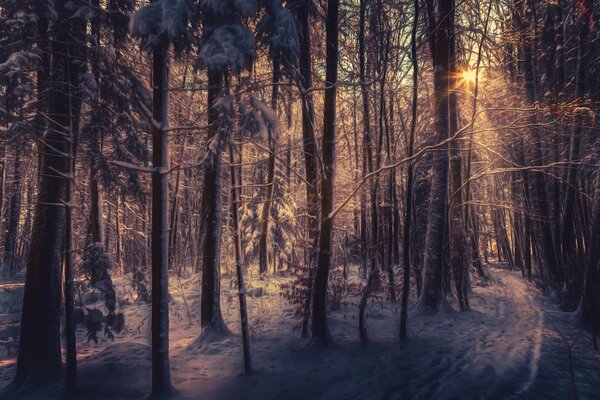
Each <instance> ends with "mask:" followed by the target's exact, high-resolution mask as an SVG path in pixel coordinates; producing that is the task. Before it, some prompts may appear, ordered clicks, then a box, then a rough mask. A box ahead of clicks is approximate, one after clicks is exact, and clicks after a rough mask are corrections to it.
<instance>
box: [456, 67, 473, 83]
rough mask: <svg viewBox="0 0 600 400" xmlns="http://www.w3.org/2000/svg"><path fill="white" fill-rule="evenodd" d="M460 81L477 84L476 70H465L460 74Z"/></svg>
mask: <svg viewBox="0 0 600 400" xmlns="http://www.w3.org/2000/svg"><path fill="white" fill-rule="evenodd" d="M460 79H461V81H462V82H463V83H466V84H470V83H475V81H476V80H477V72H476V71H475V70H474V69H470V68H468V69H465V70H463V71H461V72H460Z"/></svg>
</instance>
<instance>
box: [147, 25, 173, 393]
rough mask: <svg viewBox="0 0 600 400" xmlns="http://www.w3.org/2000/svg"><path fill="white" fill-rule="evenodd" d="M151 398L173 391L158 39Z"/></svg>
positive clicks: (164, 81) (163, 45)
mask: <svg viewBox="0 0 600 400" xmlns="http://www.w3.org/2000/svg"><path fill="white" fill-rule="evenodd" d="M152 88H153V93H152V117H153V119H154V121H155V124H154V125H153V129H152V167H153V168H154V172H153V173H152V233H151V249H152V394H151V395H152V396H156V397H158V396H162V395H164V394H166V393H169V392H170V391H171V390H172V387H171V371H170V366H169V243H168V229H169V222H168V220H167V218H168V204H169V197H168V195H169V193H168V192H169V185H168V175H167V171H168V169H169V147H168V146H169V144H168V136H167V132H166V130H167V129H168V124H169V121H168V115H169V114H168V111H169V43H168V40H167V39H166V37H164V36H163V37H161V38H160V40H159V43H158V44H157V45H156V46H155V47H154V49H153V54H152Z"/></svg>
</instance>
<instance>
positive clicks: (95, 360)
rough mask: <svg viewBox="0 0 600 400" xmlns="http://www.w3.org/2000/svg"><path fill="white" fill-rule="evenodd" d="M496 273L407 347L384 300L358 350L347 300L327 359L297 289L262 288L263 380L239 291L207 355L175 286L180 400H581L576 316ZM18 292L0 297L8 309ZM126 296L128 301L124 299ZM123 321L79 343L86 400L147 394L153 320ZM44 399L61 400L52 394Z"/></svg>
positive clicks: (137, 309)
mask: <svg viewBox="0 0 600 400" xmlns="http://www.w3.org/2000/svg"><path fill="white" fill-rule="evenodd" d="M490 273H491V276H492V282H491V283H490V284H489V285H487V286H485V287H474V288H473V293H472V295H471V306H472V311H470V312H452V313H446V314H442V315H437V316H431V317H424V316H411V317H410V319H409V336H410V338H409V339H408V340H407V341H405V342H400V341H398V339H397V336H398V320H399V312H398V305H393V304H389V303H387V302H384V301H379V300H375V301H373V302H371V303H370V305H369V314H368V323H369V338H370V343H369V344H366V345H363V344H361V343H360V340H359V338H358V328H357V323H358V318H357V313H358V312H357V308H356V305H355V304H354V303H355V300H356V299H346V300H347V301H346V302H345V303H346V304H347V307H342V308H341V309H340V310H337V311H334V312H332V313H331V314H330V318H331V321H330V327H331V330H332V334H333V337H334V339H335V341H336V344H335V345H333V346H331V347H329V348H320V347H314V346H311V345H310V343H309V342H308V341H304V340H301V339H299V332H298V329H297V327H298V325H299V320H298V318H297V317H296V316H295V315H294V310H293V308H292V306H290V305H289V304H287V302H286V301H285V300H284V299H282V298H281V296H280V294H279V286H280V285H281V284H284V283H285V282H286V281H287V279H288V278H284V277H279V278H269V279H268V280H267V281H259V280H253V281H252V284H254V285H255V287H256V286H259V285H260V286H262V287H264V288H265V290H266V295H264V296H261V297H255V298H252V297H251V298H249V301H248V302H249V307H250V309H249V313H250V323H251V329H252V331H251V332H252V341H251V345H252V356H253V363H254V367H255V369H256V372H255V373H254V374H253V375H251V376H249V377H246V376H243V374H242V371H243V369H242V360H241V357H242V356H241V354H242V353H241V347H240V345H241V340H240V336H239V314H238V308H237V297H236V295H235V292H234V290H233V287H229V286H228V287H227V288H226V290H224V293H223V298H222V305H223V310H224V313H225V319H226V321H227V323H228V326H229V328H230V330H231V332H232V333H231V334H230V335H228V336H225V337H221V338H213V340H211V341H204V342H201V343H198V342H197V341H196V339H197V338H198V336H199V333H200V329H199V326H198V324H197V317H196V314H195V312H194V308H195V307H194V303H196V302H197V300H198V293H197V288H198V287H199V285H198V283H197V282H195V281H194V280H193V279H192V280H188V281H177V280H175V279H172V281H171V286H172V289H171V294H172V296H173V302H172V306H171V348H170V351H171V368H172V381H173V383H174V384H175V386H176V388H177V389H178V395H177V398H181V399H214V400H229V399H231V400H238V399H239V400H243V399H260V400H269V399H323V400H325V399H361V400H362V399H505V398H506V399H570V398H573V391H574V388H573V380H572V376H571V373H570V368H569V362H568V354H567V351H568V350H567V344H566V342H570V341H572V340H574V339H575V338H576V337H577V336H578V334H579V330H578V329H577V328H576V326H575V325H574V324H573V323H572V321H571V315H570V314H566V313H562V312H560V311H558V310H557V308H556V306H555V305H554V304H553V303H552V302H551V301H550V300H548V299H547V298H544V297H543V296H542V295H541V294H539V292H538V291H537V290H536V289H535V288H533V287H532V286H531V285H529V284H527V283H525V282H524V281H523V280H522V279H521V278H520V275H519V273H518V272H512V271H509V270H506V269H501V268H491V269H490ZM123 285H124V284H123ZM15 290H18V288H15V287H11V288H7V287H4V288H2V287H0V296H4V297H0V299H2V298H8V297H9V296H8V295H7V293H8V292H9V291H10V292H14V291H15ZM121 290H122V291H123V292H122V294H123V293H124V292H125V290H126V289H125V288H124V287H122V288H121ZM183 293H184V294H185V301H184V296H183V295H182V294H183ZM2 304H4V303H2ZM123 311H124V312H125V314H126V323H127V328H126V330H125V332H124V333H123V334H121V335H118V336H117V338H116V339H115V340H114V341H112V340H109V339H103V340H102V341H101V342H100V343H99V344H97V345H96V344H93V343H92V344H88V343H86V340H85V332H84V331H83V330H80V331H79V333H78V336H79V346H78V351H79V357H80V362H79V371H80V373H79V378H80V386H81V398H82V399H135V398H143V397H144V396H145V395H147V393H148V391H149V388H150V354H149V348H148V346H147V343H148V339H149V337H148V328H149V322H150V319H149V309H148V306H147V305H143V304H140V303H131V304H127V305H124V306H123ZM2 313H4V314H0V321H2V324H3V325H1V326H2V328H0V340H2V337H3V336H2V335H3V334H4V336H7V335H8V332H5V330H7V329H9V328H6V327H7V326H9V325H8V324H7V323H5V321H9V320H11V318H12V319H14V318H15V316H14V314H11V313H8V312H6V310H4V311H2ZM7 318H8V319H7ZM16 319H17V320H18V314H17V317H16ZM11 321H12V320H11ZM11 326H12V325H11ZM561 335H562V336H561ZM563 338H564V339H563ZM565 340H566V342H565ZM2 343H3V342H0V345H1V344H2ZM572 354H573V357H572V358H573V370H574V382H575V388H576V390H577V395H578V398H579V399H600V355H598V354H597V353H594V352H593V351H592V345H591V338H590V335H589V333H587V332H583V333H582V334H581V335H580V336H579V338H578V340H577V343H576V344H575V345H574V346H573V348H572ZM14 356H15V355H14V351H8V352H7V351H4V352H1V351H0V388H2V387H3V386H4V385H5V384H7V383H8V382H9V381H10V379H11V378H12V374H13V373H14V366H15V363H14ZM42 397H43V398H47V399H50V398H52V396H51V395H50V393H45V394H44V396H42Z"/></svg>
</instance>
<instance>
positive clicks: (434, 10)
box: [419, 0, 454, 313]
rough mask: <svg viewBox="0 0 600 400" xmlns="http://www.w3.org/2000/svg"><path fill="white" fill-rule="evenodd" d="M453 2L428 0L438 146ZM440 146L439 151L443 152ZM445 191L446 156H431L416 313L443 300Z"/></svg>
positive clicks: (443, 129)
mask: <svg viewBox="0 0 600 400" xmlns="http://www.w3.org/2000/svg"><path fill="white" fill-rule="evenodd" d="M452 10H453V2H451V1H442V0H435V1H434V0H429V1H428V2H427V13H428V17H429V23H428V29H429V30H428V33H429V36H430V39H429V45H430V48H431V54H432V58H433V70H434V75H433V83H434V96H435V99H434V104H435V106H434V112H435V114H434V118H435V139H436V141H437V143H441V142H443V141H444V140H446V139H448V134H449V122H450V121H449V112H448V96H447V93H448V90H449V83H450V63H449V60H450V58H449V57H450V54H449V49H450V47H451V46H452V44H451V43H450V39H451V38H452V37H453V36H451V35H450V32H451V30H452V24H453V23H454V21H453V13H452ZM446 149H447V147H446V146H444V147H443V148H442V150H446ZM447 191H448V153H447V151H437V152H435V153H434V154H433V162H432V170H431V194H430V199H429V214H428V218H427V236H426V238H425V261H424V266H423V290H422V292H421V297H420V298H419V309H420V310H421V311H422V312H426V313H436V312H438V311H439V310H440V307H441V306H442V303H443V302H444V301H445V299H444V298H443V296H442V266H443V262H444V260H443V259H444V231H445V222H446V204H447V201H446V200H447V197H446V196H447Z"/></svg>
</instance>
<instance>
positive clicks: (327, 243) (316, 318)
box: [312, 0, 339, 344]
mask: <svg viewBox="0 0 600 400" xmlns="http://www.w3.org/2000/svg"><path fill="white" fill-rule="evenodd" d="M338 14H339V1H338V0H329V1H328V4H327V16H326V22H325V29H326V40H327V47H326V74H325V87H326V88H325V102H324V104H323V116H324V117H323V145H322V151H323V156H322V160H323V177H322V179H321V231H320V237H319V254H318V263H317V270H316V274H315V284H314V299H313V312H312V317H313V321H312V337H313V340H315V341H317V342H320V343H322V344H328V343H329V342H330V341H331V335H330V333H329V327H328V325H327V283H328V280H329V269H330V266H331V260H332V253H333V247H332V237H333V217H331V216H330V214H331V212H332V210H333V201H334V190H335V141H336V138H335V137H336V134H335V133H336V132H335V130H336V126H335V117H336V93H337V86H336V85H337V78H338V71H337V69H338V55H339V53H338Z"/></svg>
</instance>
